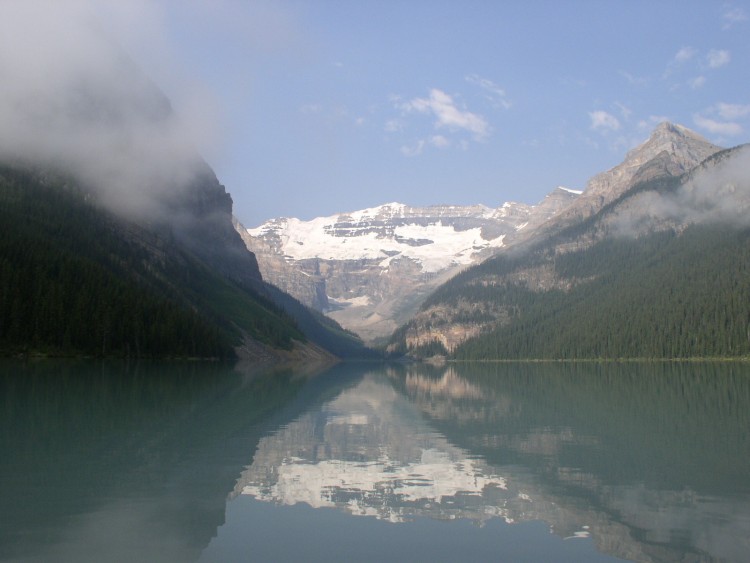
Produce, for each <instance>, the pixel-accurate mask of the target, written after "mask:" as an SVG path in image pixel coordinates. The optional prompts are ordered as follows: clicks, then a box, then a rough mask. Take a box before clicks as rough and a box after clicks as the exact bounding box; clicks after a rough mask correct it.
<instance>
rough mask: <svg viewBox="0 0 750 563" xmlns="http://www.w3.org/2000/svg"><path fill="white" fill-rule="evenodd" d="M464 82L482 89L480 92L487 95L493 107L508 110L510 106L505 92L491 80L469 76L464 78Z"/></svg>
mask: <svg viewBox="0 0 750 563" xmlns="http://www.w3.org/2000/svg"><path fill="white" fill-rule="evenodd" d="M466 81H467V82H469V83H471V84H475V85H476V86H479V87H480V88H482V90H484V91H485V93H486V94H487V98H488V99H489V100H490V102H492V104H493V105H494V106H496V107H502V108H504V109H510V107H511V105H512V104H511V103H510V102H509V101H508V98H507V97H506V94H505V90H503V89H502V88H501V87H500V86H498V85H497V84H495V83H494V82H492V80H490V79H488V78H482V77H481V76H479V75H477V74H470V75H468V76H467V77H466Z"/></svg>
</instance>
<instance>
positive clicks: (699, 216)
mask: <svg viewBox="0 0 750 563" xmlns="http://www.w3.org/2000/svg"><path fill="white" fill-rule="evenodd" d="M684 131H685V129H684V128H682V127H680V128H679V129H678V128H677V127H675V126H672V125H671V124H666V125H664V126H661V127H660V128H658V130H657V134H661V133H663V132H666V133H667V134H668V135H670V136H672V138H673V139H680V138H684V137H685V136H686V135H685V133H684ZM652 137H653V136H652ZM690 142H691V143H694V142H697V143H698V145H699V148H700V147H703V148H704V149H706V150H707V151H708V152H710V154H709V156H707V157H705V158H703V159H702V160H700V161H698V162H696V161H697V160H698V158H700V157H702V156H703V153H701V152H700V151H698V152H693V154H692V156H690V157H689V158H692V159H693V161H694V164H692V165H691V164H690V162H689V160H688V161H682V162H681V161H680V159H681V156H680V155H679V154H678V156H677V157H676V158H672V155H671V154H670V153H669V152H668V151H667V150H659V151H656V150H654V151H652V152H651V153H650V154H648V156H650V157H651V158H650V159H649V160H646V161H645V162H644V161H643V160H645V159H642V160H641V161H640V162H638V164H639V165H640V166H638V167H636V166H631V167H630V169H629V170H628V172H627V174H628V176H629V178H630V180H629V182H628V183H627V185H624V184H619V185H618V186H617V188H618V189H615V190H612V191H610V192H607V193H606V194H605V195H606V198H607V203H604V204H602V205H600V206H599V207H598V209H596V210H595V211H593V212H592V213H591V214H588V215H587V214H585V213H580V214H579V215H577V220H576V221H573V220H571V217H576V215H575V214H571V213H568V214H567V215H565V216H563V214H561V215H559V216H558V217H555V218H553V219H552V220H551V221H550V223H549V224H548V225H547V226H546V227H547V228H546V230H542V232H540V236H539V238H537V239H536V240H527V241H522V242H521V243H519V244H517V245H515V246H509V247H508V248H507V249H505V250H504V251H503V252H501V253H500V254H498V255H496V256H495V257H493V258H491V259H489V260H487V261H486V262H484V263H483V264H481V265H479V266H475V267H472V268H470V269H468V270H466V271H464V272H462V273H461V274H460V275H459V276H457V277H456V278H454V279H453V280H451V282H449V283H448V284H446V285H444V286H441V287H440V288H439V289H438V290H436V292H435V293H434V294H433V295H432V296H431V297H430V298H428V300H426V301H425V304H424V305H423V307H422V309H421V310H420V312H419V313H417V315H415V316H414V317H413V318H412V320H410V321H409V322H408V323H406V324H405V325H402V327H400V329H399V330H398V331H397V332H396V333H394V337H393V338H392V340H391V344H390V349H391V351H392V352H394V353H411V354H415V355H417V356H424V355H431V354H440V355H448V356H451V357H456V358H462V359H479V358H481V359H501V358H527V359H533V358H548V359H562V358H591V357H596V358H612V357H650V358H654V357H656V358H672V357H694V356H717V355H718V356H722V355H726V356H736V355H742V354H747V353H748V352H750V348H748V342H747V338H746V334H745V332H746V326H745V324H746V322H745V324H743V322H744V321H742V318H744V317H745V316H746V315H747V311H746V310H745V308H744V307H743V305H742V302H743V299H744V298H743V297H742V296H743V295H745V292H746V289H747V288H746V283H745V281H744V280H745V276H744V274H743V273H742V272H743V271H744V270H745V268H746V267H747V264H746V261H747V256H746V251H745V249H746V247H745V242H744V241H745V239H746V236H747V229H748V227H749V226H750V225H748V221H747V219H746V217H747V210H748V209H750V175H749V174H748V171H750V150H748V149H747V147H744V146H740V147H734V148H732V149H719V148H718V147H715V145H710V144H708V143H705V142H704V141H702V140H701V138H700V137H699V136H697V135H696V136H692V135H691V136H690ZM657 148H658V147H657ZM677 152H678V153H679V151H677ZM654 153H655V154H654ZM683 154H684V153H683ZM633 156H634V154H633V153H632V152H631V154H630V155H629V156H628V158H630V159H631V163H632V161H633V160H632V159H633ZM635 156H636V157H640V156H641V155H638V154H636V155H635ZM636 162H637V161H636ZM620 170H622V168H621V169H620ZM612 177H613V176H612V175H610V176H609V178H612ZM595 178H596V177H595ZM589 185H590V186H591V185H594V186H597V183H596V182H594V183H593V184H592V183H590V184H589ZM601 185H603V184H598V186H601ZM584 194H585V192H584ZM580 201H581V200H580V199H579V200H576V201H575V202H574V203H572V204H571V207H576V206H579V205H580V204H579V202H580ZM576 211H578V212H580V208H579V209H577V210H576ZM561 217H562V219H561ZM730 288H731V289H730Z"/></svg>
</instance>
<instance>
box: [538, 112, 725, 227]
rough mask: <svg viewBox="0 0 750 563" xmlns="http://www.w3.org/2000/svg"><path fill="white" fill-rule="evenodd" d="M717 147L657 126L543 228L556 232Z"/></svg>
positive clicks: (684, 168)
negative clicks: (649, 180)
mask: <svg viewBox="0 0 750 563" xmlns="http://www.w3.org/2000/svg"><path fill="white" fill-rule="evenodd" d="M721 148H722V147H719V146H716V145H714V144H712V143H710V142H708V141H707V140H706V139H704V138H703V137H701V136H700V135H698V134H697V133H695V132H694V131H691V130H690V129H687V128H686V127H683V126H681V125H675V124H672V123H668V122H664V123H661V124H659V125H658V126H657V127H656V128H655V129H654V130H653V132H652V133H651V135H650V136H649V138H648V139H647V140H646V141H644V142H643V143H641V144H640V145H638V146H637V147H635V148H633V149H631V150H630V151H628V153H627V154H626V155H625V159H624V160H623V161H622V162H621V163H620V164H618V165H617V166H615V167H613V168H611V169H609V170H607V171H605V172H601V173H600V174H597V175H596V176H594V177H592V178H591V179H590V180H589V181H588V182H587V184H586V188H585V189H584V190H583V193H582V194H581V197H579V198H578V199H577V201H576V202H575V203H574V204H573V205H570V206H569V207H568V208H567V209H565V210H564V211H563V212H561V213H559V214H558V215H557V216H556V217H555V219H554V220H552V221H550V222H549V223H548V225H547V226H546V228H547V229H549V230H551V231H553V230H560V229H562V228H564V227H567V226H570V225H572V224H574V223H576V222H578V221H581V220H583V219H585V218H587V217H590V216H591V215H593V214H594V213H596V212H597V211H599V210H600V209H602V208H603V207H604V206H605V205H607V204H609V203H612V202H613V201H615V200H616V199H617V198H618V197H620V196H621V195H623V194H624V193H625V192H627V191H628V190H629V189H630V188H632V187H633V186H634V185H635V184H637V183H638V182H642V181H645V180H648V179H651V178H653V177H655V176H657V175H658V176H679V175H680V174H683V173H685V172H687V171H689V170H691V169H692V168H694V167H695V166H697V165H698V164H700V163H701V162H703V161H704V160H705V159H706V158H708V157H709V156H711V155H712V154H714V153H715V152H717V151H719V150H721Z"/></svg>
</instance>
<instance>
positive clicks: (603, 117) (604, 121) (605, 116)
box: [589, 110, 620, 132]
mask: <svg viewBox="0 0 750 563" xmlns="http://www.w3.org/2000/svg"><path fill="white" fill-rule="evenodd" d="M589 118H590V119H591V129H593V130H594V131H602V132H606V131H617V130H618V129H620V121H619V120H618V119H617V118H616V117H615V116H614V115H612V114H611V113H607V112H606V111H604V110H597V111H590V112H589Z"/></svg>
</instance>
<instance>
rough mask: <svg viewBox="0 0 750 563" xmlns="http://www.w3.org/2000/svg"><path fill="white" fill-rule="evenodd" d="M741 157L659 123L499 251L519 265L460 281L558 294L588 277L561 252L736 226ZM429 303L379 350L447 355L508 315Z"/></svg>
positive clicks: (742, 209)
mask: <svg viewBox="0 0 750 563" xmlns="http://www.w3.org/2000/svg"><path fill="white" fill-rule="evenodd" d="M727 153H731V155H732V156H731V159H730V158H729V157H728V156H726V154H727ZM713 155H715V156H713ZM712 156H713V158H711V157H712ZM726 161H729V165H727V164H726ZM748 161H750V150H745V149H743V148H742V147H740V148H737V149H733V150H731V151H723V149H722V148H721V147H718V146H716V145H713V144H711V143H709V142H708V141H707V140H705V139H703V138H702V137H701V136H700V135H698V134H696V133H694V132H692V131H690V130H688V129H686V128H684V127H682V126H679V125H673V124H671V123H662V124H661V125H659V126H658V127H657V128H656V129H655V130H654V131H653V133H652V134H651V136H650V137H649V139H648V140H646V141H645V142H644V143H642V144H641V145H639V146H637V147H636V148H634V149H632V150H631V151H629V152H628V153H627V155H626V157H625V160H624V161H623V162H622V163H621V164H619V165H617V166H615V167H614V168H612V169H610V170H608V171H606V172H602V173H601V174H598V175H596V176H594V177H593V178H591V180H589V182H588V183H587V186H586V189H585V191H584V192H583V193H582V194H581V195H580V196H579V197H578V198H576V199H575V200H573V201H572V202H571V203H570V204H569V205H568V206H567V207H566V208H564V209H562V210H561V211H560V212H559V213H557V214H553V216H552V217H551V218H550V219H549V220H548V221H547V222H546V223H543V224H541V225H539V227H538V228H536V229H533V230H529V231H521V232H520V233H519V236H517V237H516V238H515V239H514V240H513V241H510V242H509V244H508V245H507V251H510V250H511V249H514V250H516V251H517V252H516V254H515V255H516V256H524V257H525V258H524V259H523V260H518V261H517V263H516V264H515V265H514V266H512V267H509V268H506V269H504V270H493V269H492V268H488V267H484V269H483V270H482V271H481V272H480V271H478V270H477V271H471V272H467V276H466V277H467V279H468V278H471V280H472V281H471V284H473V285H474V286H481V287H485V288H489V287H523V288H524V289H525V290H531V291H533V292H547V291H550V290H553V289H554V290H560V291H563V292H566V291H569V290H570V289H571V288H572V287H574V286H576V285H578V284H581V283H585V282H587V281H590V280H588V279H587V278H585V277H580V276H579V277H576V276H572V277H565V276H561V275H560V274H559V273H558V272H557V270H556V268H555V257H558V256H560V255H561V254H566V253H569V252H572V251H579V250H584V249H586V248H588V247H590V246H592V245H593V244H594V243H596V242H598V241H601V240H602V239H605V238H607V237H617V236H629V237H634V236H639V235H642V234H646V233H652V232H654V231H659V230H665V229H673V230H675V231H676V232H680V231H681V230H682V229H684V228H685V226H686V225H688V224H691V223H695V222H700V221H709V220H712V221H714V222H719V223H721V222H722V221H727V220H731V221H735V222H737V221H741V220H742V219H741V218H740V216H741V215H743V214H745V216H746V210H747V209H749V208H750V195H745V194H750V187H747V186H746V184H747V182H746V181H738V180H737V178H743V177H746V174H744V176H743V173H742V172H741V171H742V170H747V169H748V167H749V166H750V165H749V164H748ZM720 163H724V164H722V165H721V166H719V164H720ZM701 164H702V166H701ZM526 251H528V252H526ZM501 252H505V250H503V251H501ZM467 283H468V282H467ZM453 291H454V292H457V293H459V294H461V292H460V290H458V289H455V288H454V289H453ZM431 301H432V302H431V303H430V304H429V306H425V307H422V309H421V310H420V311H419V312H418V313H416V314H415V315H414V316H413V317H412V318H411V319H410V320H409V322H408V324H407V325H405V326H403V327H402V328H401V330H400V334H397V335H395V336H394V340H393V341H392V343H391V346H390V347H389V349H391V350H394V351H395V350H396V349H397V348H398V346H400V347H401V348H400V349H401V350H402V351H407V352H409V351H412V350H415V349H419V348H422V349H424V350H427V351H429V353H431V351H432V349H431V348H430V344H431V343H436V344H439V345H440V346H441V347H442V348H443V349H444V350H445V351H447V352H448V353H452V352H453V351H455V349H456V347H457V346H459V345H460V344H462V343H463V342H465V341H466V340H469V339H471V338H474V337H476V336H478V335H479V334H481V333H484V332H487V331H489V330H492V329H493V328H494V327H497V326H499V325H503V324H505V323H507V322H508V319H509V317H510V316H512V315H513V314H518V311H517V309H516V308H515V306H513V305H508V304H506V305H503V304H501V303H500V300H499V299H496V298H489V297H486V298H484V299H479V300H476V299H475V300H469V299H461V298H458V299H450V300H445V301H441V299H439V298H438V299H432V300H431Z"/></svg>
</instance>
